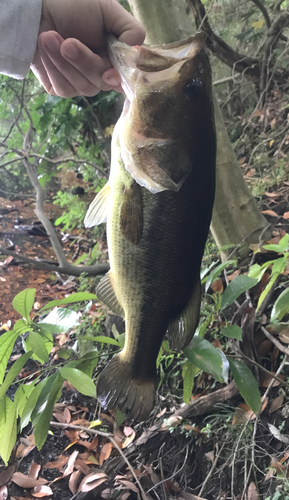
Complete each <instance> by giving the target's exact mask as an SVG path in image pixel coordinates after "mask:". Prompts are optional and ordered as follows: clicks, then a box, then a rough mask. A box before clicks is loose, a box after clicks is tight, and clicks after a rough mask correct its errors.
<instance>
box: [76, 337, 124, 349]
mask: <svg viewBox="0 0 289 500" xmlns="http://www.w3.org/2000/svg"><path fill="white" fill-rule="evenodd" d="M80 340H81V341H82V340H93V341H94V342H101V343H102V344H109V345H116V346H117V347H120V344H119V342H118V340H114V339H112V338H111V337H105V335H100V336H99V337H86V336H85V337H81V339H80Z"/></svg>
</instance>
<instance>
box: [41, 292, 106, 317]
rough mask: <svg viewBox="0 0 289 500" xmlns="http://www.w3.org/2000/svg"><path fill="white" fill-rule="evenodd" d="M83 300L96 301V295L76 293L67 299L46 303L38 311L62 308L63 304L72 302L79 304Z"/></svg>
mask: <svg viewBox="0 0 289 500" xmlns="http://www.w3.org/2000/svg"><path fill="white" fill-rule="evenodd" d="M83 300H96V295H94V293H88V292H78V293H73V294H72V295H69V297H65V299H61V300H52V301H51V302H48V304H46V305H45V306H44V307H42V309H40V311H38V312H40V313H41V312H42V311H45V310H46V309H50V308H51V307H55V306H63V305H64V304H73V303H74V302H81V301H83Z"/></svg>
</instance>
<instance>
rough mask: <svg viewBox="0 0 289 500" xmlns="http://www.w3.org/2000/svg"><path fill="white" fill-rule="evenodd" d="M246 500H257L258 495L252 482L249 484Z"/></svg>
mask: <svg viewBox="0 0 289 500" xmlns="http://www.w3.org/2000/svg"><path fill="white" fill-rule="evenodd" d="M247 498H248V500H259V494H258V491H257V488H256V485H255V483H253V482H252V483H250V484H249V487H248V493H247Z"/></svg>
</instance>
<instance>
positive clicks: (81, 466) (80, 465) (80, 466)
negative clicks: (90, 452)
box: [74, 458, 90, 476]
mask: <svg viewBox="0 0 289 500" xmlns="http://www.w3.org/2000/svg"><path fill="white" fill-rule="evenodd" d="M74 466H75V468H76V469H77V470H79V471H80V472H82V473H83V474H84V475H85V476H87V475H88V474H89V472H90V468H89V467H88V465H87V464H86V462H85V461H84V460H81V459H80V458H77V459H76V460H75V465H74Z"/></svg>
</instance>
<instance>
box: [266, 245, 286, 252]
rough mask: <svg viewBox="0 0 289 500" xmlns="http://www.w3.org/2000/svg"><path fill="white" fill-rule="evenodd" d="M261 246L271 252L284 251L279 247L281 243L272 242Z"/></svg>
mask: <svg viewBox="0 0 289 500" xmlns="http://www.w3.org/2000/svg"><path fill="white" fill-rule="evenodd" d="M263 248H265V250H270V251H272V252H277V253H284V248H283V247H281V245H274V244H270V245H263Z"/></svg>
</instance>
